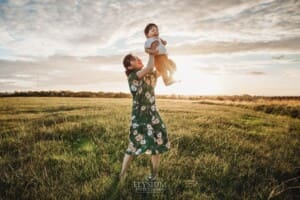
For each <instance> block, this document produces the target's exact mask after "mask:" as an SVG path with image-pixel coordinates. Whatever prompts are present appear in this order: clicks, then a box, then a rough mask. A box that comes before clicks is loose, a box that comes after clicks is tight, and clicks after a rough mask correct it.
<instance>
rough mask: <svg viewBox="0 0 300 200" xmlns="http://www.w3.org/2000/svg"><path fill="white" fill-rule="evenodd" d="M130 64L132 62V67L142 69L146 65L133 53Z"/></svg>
mask: <svg viewBox="0 0 300 200" xmlns="http://www.w3.org/2000/svg"><path fill="white" fill-rule="evenodd" d="M130 64H131V69H142V68H143V67H144V64H143V62H142V60H141V59H140V58H139V57H137V56H135V55H133V58H132V60H131V61H130Z"/></svg>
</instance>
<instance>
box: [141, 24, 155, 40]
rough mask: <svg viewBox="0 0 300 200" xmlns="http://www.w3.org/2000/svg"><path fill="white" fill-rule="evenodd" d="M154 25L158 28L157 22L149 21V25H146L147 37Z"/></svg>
mask: <svg viewBox="0 0 300 200" xmlns="http://www.w3.org/2000/svg"><path fill="white" fill-rule="evenodd" d="M153 26H155V27H156V28H157V29H158V26H157V25H156V24H154V23H149V24H147V26H146V27H145V29H144V33H145V36H146V37H147V35H148V33H149V31H150V29H151V28H152V27H153Z"/></svg>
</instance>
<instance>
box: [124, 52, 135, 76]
mask: <svg viewBox="0 0 300 200" xmlns="http://www.w3.org/2000/svg"><path fill="white" fill-rule="evenodd" d="M133 59H134V56H133V55H132V54H131V53H129V54H127V55H126V56H125V57H124V58H123V66H124V68H125V73H126V76H128V75H129V74H130V72H131V71H132V70H131V69H128V67H129V66H130V61H131V60H133Z"/></svg>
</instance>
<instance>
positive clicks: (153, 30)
mask: <svg viewBox="0 0 300 200" xmlns="http://www.w3.org/2000/svg"><path fill="white" fill-rule="evenodd" d="M144 33H145V36H146V37H147V38H151V37H157V36H158V35H159V31H158V26H157V25H156V24H154V23H150V24H147V26H146V27H145V30H144Z"/></svg>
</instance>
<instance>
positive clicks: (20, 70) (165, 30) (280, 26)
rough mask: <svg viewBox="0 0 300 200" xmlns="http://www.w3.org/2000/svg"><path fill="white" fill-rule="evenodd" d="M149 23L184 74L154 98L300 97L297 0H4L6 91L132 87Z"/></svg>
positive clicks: (1, 31) (0, 70)
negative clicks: (132, 69)
mask: <svg viewBox="0 0 300 200" xmlns="http://www.w3.org/2000/svg"><path fill="white" fill-rule="evenodd" d="M150 22H153V23H156V24H157V25H158V28H159V32H160V37H161V38H163V39H164V40H166V41H167V42H168V44H167V46H166V48H167V51H168V57H169V58H170V59H172V60H173V61H174V62H175V63H176V65H177V68H178V70H177V72H176V75H175V76H176V78H178V79H180V80H181V82H180V83H175V84H173V85H171V86H165V85H164V84H163V81H162V79H161V78H159V79H158V83H157V86H156V89H155V92H156V94H183V95H243V94H249V95H262V96H279V95H280V96H299V95H300V1H299V0H285V1H282V0H261V1H256V0H251V1H249V0H222V1H220V0H209V1H208V0H206V1H204V0H199V1H195V0H187V1H184V0H164V1H153V0H110V1H106V0H101V1H96V0H85V1H83V0H82V1H81V0H56V1H55V0H41V1H34V0H30V1H29V0H12V1H8V0H0V92H13V91H29V90H31V91H32V90H37V91H41V90H71V91H95V92H96V91H104V92H108V91H112V92H126V93H129V92H130V91H129V86H128V82H127V78H126V75H125V73H124V67H123V66H122V59H123V57H124V56H125V55H126V54H127V53H133V54H135V55H137V56H139V57H140V58H141V59H142V61H143V63H144V64H145V65H146V63H147V59H148V55H147V54H146V53H145V52H144V42H145V40H146V38H145V35H144V28H145V26H146V25H147V24H148V23H150Z"/></svg>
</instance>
